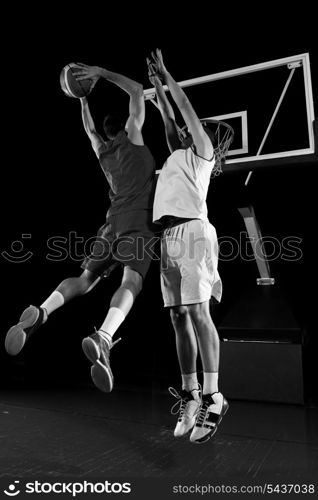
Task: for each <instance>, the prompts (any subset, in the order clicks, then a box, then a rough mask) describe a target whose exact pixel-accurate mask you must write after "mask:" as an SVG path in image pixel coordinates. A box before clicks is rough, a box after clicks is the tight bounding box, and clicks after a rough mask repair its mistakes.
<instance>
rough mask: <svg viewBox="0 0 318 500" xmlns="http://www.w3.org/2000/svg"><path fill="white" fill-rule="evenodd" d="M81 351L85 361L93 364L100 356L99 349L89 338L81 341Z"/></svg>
mask: <svg viewBox="0 0 318 500" xmlns="http://www.w3.org/2000/svg"><path fill="white" fill-rule="evenodd" d="M82 349H83V352H84V354H85V356H86V357H87V359H89V361H90V362H91V363H93V364H94V363H96V361H97V360H98V359H99V356H100V351H99V347H98V345H97V344H96V342H94V340H93V339H91V338H90V337H86V338H85V339H83V341H82Z"/></svg>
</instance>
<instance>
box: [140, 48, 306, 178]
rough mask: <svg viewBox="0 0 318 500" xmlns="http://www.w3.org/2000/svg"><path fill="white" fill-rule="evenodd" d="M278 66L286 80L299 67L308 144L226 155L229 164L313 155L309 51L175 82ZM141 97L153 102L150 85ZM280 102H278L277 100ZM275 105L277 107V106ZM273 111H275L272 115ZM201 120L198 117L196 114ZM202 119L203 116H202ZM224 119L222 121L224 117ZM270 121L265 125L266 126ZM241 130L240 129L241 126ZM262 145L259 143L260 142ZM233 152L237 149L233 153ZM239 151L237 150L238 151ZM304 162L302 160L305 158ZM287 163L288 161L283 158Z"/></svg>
mask: <svg viewBox="0 0 318 500" xmlns="http://www.w3.org/2000/svg"><path fill="white" fill-rule="evenodd" d="M279 66H287V67H288V69H290V70H291V74H290V77H289V80H290V79H291V77H292V74H293V72H294V71H295V69H298V68H301V69H302V71H303V81H304V90H305V104H306V114H307V132H308V143H309V147H307V148H303V149H296V150H290V151H280V152H276V153H266V154H262V153H261V152H259V153H258V152H257V154H255V155H253V156H245V157H242V158H227V161H226V164H227V165H228V166H230V165H231V164H233V166H234V165H237V164H242V167H243V165H244V166H246V165H247V167H246V168H248V164H251V165H250V167H251V168H252V167H254V166H256V164H257V163H259V162H260V163H261V164H264V161H265V162H266V161H269V164H270V163H273V162H274V163H276V162H277V161H279V162H280V160H282V164H285V161H284V159H288V158H289V159H290V160H292V159H293V161H295V158H297V157H301V158H299V159H301V160H302V159H303V158H306V156H307V155H314V154H315V133H314V121H315V114H314V100H313V91H312V80H311V69H310V57H309V53H303V54H298V55H295V56H289V57H284V58H280V59H275V60H272V61H267V62H263V63H258V64H253V65H250V66H244V67H241V68H237V69H233V70H228V71H222V72H219V73H214V74H210V75H205V76H201V77H197V78H191V79H189V80H183V81H181V82H178V83H179V85H180V86H181V87H182V88H185V87H190V86H193V85H199V84H204V83H208V82H213V81H216V80H222V79H226V78H233V77H235V76H240V75H246V74H248V73H253V72H258V71H263V70H268V69H271V68H276V67H279ZM288 84H289V82H287V83H286V86H285V87H286V90H287V87H288ZM163 88H164V90H165V91H167V90H168V87H167V86H166V85H164V87H163ZM284 91H285V89H284ZM144 97H145V100H146V101H147V100H151V101H152V102H153V104H156V102H155V89H154V88H150V89H146V90H144ZM283 97H284V92H283V94H282V96H281V100H282V99H283ZM278 104H280V103H278ZM278 107H279V106H278ZM276 111H277V110H275V112H274V115H275V113H276ZM274 115H273V117H272V121H273V120H274V119H275V116H274ZM219 116H220V119H221V116H222V117H223V118H222V119H223V120H224V115H219ZM209 118H214V119H217V117H216V116H210V117H209ZM200 119H201V117H200ZM202 119H203V117H202ZM224 121H226V120H224ZM270 126H271V124H270V125H269V128H270ZM242 130H243V129H242ZM268 131H269V129H268V130H267V131H266V133H265V136H264V138H263V142H265V140H266V137H267V135H266V134H267V133H268ZM246 144H247V137H245V146H244V147H243V150H244V151H246ZM262 144H263V143H262ZM236 153H237V152H236ZM231 154H232V155H233V154H234V152H233V151H232V153H231V152H230V154H229V155H228V156H231ZM240 154H241V153H240ZM308 161H310V158H309V157H308ZM305 162H306V160H305ZM287 163H288V160H287Z"/></svg>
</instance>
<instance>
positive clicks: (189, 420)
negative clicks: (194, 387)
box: [169, 387, 201, 437]
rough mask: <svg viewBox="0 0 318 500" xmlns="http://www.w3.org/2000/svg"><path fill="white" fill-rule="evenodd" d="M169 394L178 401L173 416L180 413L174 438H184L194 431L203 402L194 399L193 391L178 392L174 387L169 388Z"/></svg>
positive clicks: (172, 410)
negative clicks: (196, 418)
mask: <svg viewBox="0 0 318 500" xmlns="http://www.w3.org/2000/svg"><path fill="white" fill-rule="evenodd" d="M169 392H170V394H172V396H174V397H175V398H177V399H178V401H177V402H176V403H175V404H174V405H173V406H172V408H171V414H172V415H177V414H178V413H179V418H178V422H177V425H176V427H175V430H174V433H173V435H174V437H182V436H185V435H186V434H188V432H190V431H191V430H192V429H193V426H194V424H195V417H196V414H197V412H198V410H199V407H200V402H201V400H200V399H199V398H197V399H195V398H194V396H193V394H192V392H193V391H191V392H190V391H189V392H188V391H185V390H182V391H180V392H178V391H177V390H176V389H174V388H173V387H169ZM198 392H199V390H198Z"/></svg>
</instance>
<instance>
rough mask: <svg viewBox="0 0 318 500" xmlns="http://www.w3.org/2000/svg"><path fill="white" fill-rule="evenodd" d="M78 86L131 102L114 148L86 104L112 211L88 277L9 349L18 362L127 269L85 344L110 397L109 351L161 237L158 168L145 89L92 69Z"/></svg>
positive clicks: (27, 317) (27, 316)
mask: <svg viewBox="0 0 318 500" xmlns="http://www.w3.org/2000/svg"><path fill="white" fill-rule="evenodd" d="M76 78H77V79H78V80H81V79H85V78H90V79H92V81H93V84H94V85H95V84H96V82H97V80H98V79H99V78H105V79H106V80H108V81H109V82H112V83H114V84H116V85H117V86H119V87H120V88H121V89H123V90H124V91H126V92H127V93H128V94H129V96H130V101H129V117H128V120H127V122H126V124H125V123H122V122H121V121H120V120H119V119H118V118H117V117H115V116H107V117H106V118H105V120H104V132H105V135H106V137H107V140H106V141H104V139H103V138H102V136H101V135H99V133H97V131H96V129H95V125H94V121H93V119H92V116H91V113H90V110H89V106H88V102H87V98H85V97H84V98H82V99H81V100H80V101H81V111H82V119H83V124H84V128H85V131H86V133H87V135H88V137H89V138H90V140H91V144H92V147H93V149H94V151H95V153H96V155H97V158H98V159H99V163H100V165H101V167H102V170H103V172H104V174H105V176H106V179H107V181H108V184H109V186H110V191H109V197H110V207H109V210H108V212H107V216H106V222H105V224H104V225H103V226H102V227H101V228H100V229H99V231H98V234H97V238H96V240H95V243H94V245H93V249H92V253H91V255H90V256H88V257H87V258H86V259H85V260H84V262H83V263H82V266H81V267H82V268H83V272H82V274H81V275H80V276H79V277H73V278H68V279H66V280H64V281H63V282H62V283H60V284H59V285H58V287H57V288H56V289H55V290H54V291H53V293H52V294H51V295H50V296H49V297H48V298H47V299H46V300H45V301H44V302H43V304H41V306H40V307H36V306H33V305H31V306H29V307H28V308H27V309H25V310H24V312H23V313H22V315H21V317H20V319H19V322H18V324H16V325H14V326H12V327H11V328H10V330H9V331H8V333H7V335H6V339H5V347H6V350H7V352H8V353H9V354H11V355H16V354H18V353H19V352H20V351H21V349H22V348H23V346H24V344H25V342H26V340H28V339H29V337H30V336H31V334H33V333H34V332H35V331H36V330H37V329H38V328H39V326H41V325H42V324H43V323H45V322H46V321H47V319H48V316H49V315H50V314H51V313H52V312H53V311H54V310H56V309H57V308H59V307H61V306H62V305H63V304H65V303H66V302H67V301H69V300H71V299H73V298H74V297H77V296H80V295H84V294H86V293H87V292H89V291H90V290H92V288H93V287H94V286H95V285H96V284H97V283H98V282H99V281H100V279H101V278H103V277H107V276H109V275H110V273H111V271H112V270H113V269H114V268H115V267H117V266H122V267H123V276H122V281H121V285H120V286H119V288H118V289H117V290H116V292H115V293H114V295H113V297H112V299H111V302H110V307H109V310H108V313H107V316H106V318H105V321H104V323H103V324H102V325H101V327H100V329H99V330H98V331H96V332H95V333H93V334H92V335H90V336H89V337H86V338H84V340H83V342H82V347H83V351H84V353H85V355H86V356H87V358H88V359H89V360H90V362H91V363H92V367H91V376H92V380H93V382H94V384H95V385H96V387H98V388H99V389H100V390H102V391H104V392H110V391H111V390H112V388H113V383H114V379H113V374H112V371H111V368H110V363H109V351H110V349H111V348H112V346H113V345H114V343H115V342H114V343H113V341H112V337H113V335H114V334H115V332H116V331H117V329H118V328H119V326H120V325H121V323H122V322H123V321H124V319H125V317H126V316H127V314H128V312H129V311H130V309H131V307H132V305H133V303H134V300H135V299H136V297H137V295H138V294H139V293H140V291H141V289H142V284H143V280H144V278H145V276H146V274H147V271H148V269H149V266H150V263H151V260H152V257H153V255H151V250H150V249H151V248H152V244H151V242H152V239H153V237H154V233H153V229H152V205H153V197H154V190H155V161H154V159H153V156H152V154H151V152H150V150H149V149H148V147H147V146H146V145H145V144H144V142H143V136H142V127H143V123H144V118H145V101H144V95H143V87H142V85H141V84H139V83H137V82H135V81H133V80H131V79H129V78H127V77H125V76H123V75H120V74H117V73H113V72H111V71H108V70H106V69H103V68H100V67H97V66H87V65H84V64H79V70H78V72H77V73H76Z"/></svg>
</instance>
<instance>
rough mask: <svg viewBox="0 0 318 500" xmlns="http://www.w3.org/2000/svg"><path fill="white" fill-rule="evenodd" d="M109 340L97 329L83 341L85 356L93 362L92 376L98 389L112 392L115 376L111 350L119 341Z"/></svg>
mask: <svg viewBox="0 0 318 500" xmlns="http://www.w3.org/2000/svg"><path fill="white" fill-rule="evenodd" d="M119 340H120V339H118V340H116V342H111V341H109V342H108V341H107V340H105V339H104V337H102V335H101V334H100V333H98V332H97V331H95V333H93V334H92V335H90V336H89V337H86V338H85V339H83V341H82V348H83V351H84V354H85V356H86V357H87V358H88V359H89V360H90V362H91V363H93V366H92V367H91V377H92V380H93V382H94V384H95V385H96V387H97V388H98V389H100V390H101V391H103V392H111V391H112V389H113V386H114V377H113V373H112V371H111V368H110V362H109V351H110V350H111V348H112V347H113V346H114V345H115V344H117V342H119Z"/></svg>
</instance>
